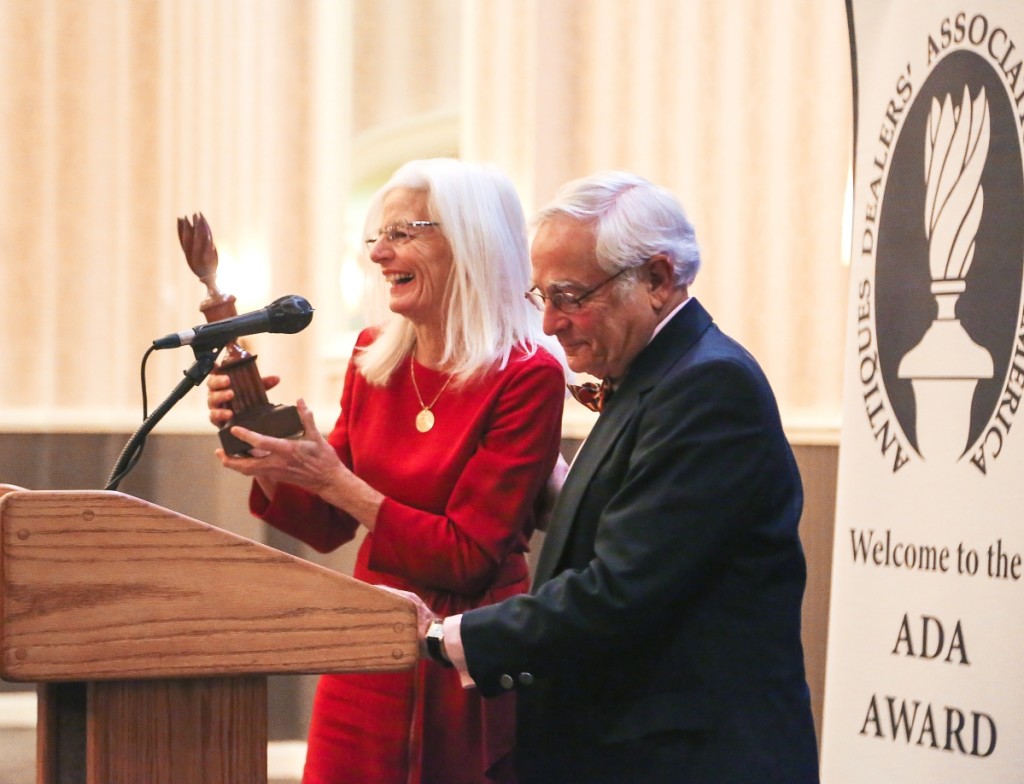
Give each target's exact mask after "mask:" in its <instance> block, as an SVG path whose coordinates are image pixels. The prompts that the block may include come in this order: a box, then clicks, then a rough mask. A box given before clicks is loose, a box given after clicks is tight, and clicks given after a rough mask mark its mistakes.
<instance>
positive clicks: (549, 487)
mask: <svg viewBox="0 0 1024 784" xmlns="http://www.w3.org/2000/svg"><path fill="white" fill-rule="evenodd" d="M568 473H569V464H568V463H566V462H565V458H564V457H562V455H561V453H559V455H558V460H556V461H555V468H554V470H553V471H552V472H551V476H549V477H548V481H547V483H546V484H545V485H544V489H543V490H542V491H541V495H540V501H539V503H538V504H537V524H536V526H535V528H536V529H537V530H538V531H546V530H548V525H549V524H550V523H551V512H552V511H553V510H554V508H555V501H557V500H558V495H559V493H561V492H562V485H564V484H565V477H566V476H567V475H568Z"/></svg>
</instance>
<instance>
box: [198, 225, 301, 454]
mask: <svg viewBox="0 0 1024 784" xmlns="http://www.w3.org/2000/svg"><path fill="white" fill-rule="evenodd" d="M178 238H179V239H180V240H181V248H182V250H183V251H184V252H185V259H186V260H187V261H188V266H189V267H190V268H191V270H192V272H194V273H195V275H196V277H198V278H199V280H200V281H202V283H203V284H204V285H205V286H206V292H207V298H206V299H205V300H203V302H202V303H201V304H200V305H199V310H201V311H202V313H203V315H204V316H205V317H206V320H207V322H213V321H220V320H222V319H226V318H232V317H234V316H237V315H238V313H237V311H236V310H235V297H234V295H233V294H224V293H223V292H222V291H220V290H219V289H218V288H217V247H216V246H215V245H214V244H213V233H212V232H211V231H210V225H209V224H208V223H207V222H206V218H205V217H203V214H202V213H198V214H196V215H193V216H192V221H191V222H189V220H188V218H178ZM214 372H217V373H224V374H226V375H227V376H228V377H229V378H230V379H231V389H232V390H234V393H235V396H234V398H232V400H231V403H230V405H231V412H232V417H231V420H230V421H229V422H228V423H227V424H226V425H224V426H223V427H222V428H221V429H220V442H221V445H222V446H223V447H224V451H225V452H227V453H228V454H229V455H246V454H248V452H249V449H250V446H249V444H247V443H245V442H244V441H242V440H240V439H238V438H235V437H234V436H233V435H231V428H232V427H233V426H235V425H241V426H242V427H245V428H248V429H249V430H255V431H256V432H258V433H263V434H264V435H269V436H275V437H277V438H289V437H291V436H298V435H302V432H303V428H302V420H301V419H300V418H299V412H298V409H296V408H295V406H280V405H274V404H273V403H270V402H269V401H268V400H267V391H266V389H265V388H264V386H263V379H262V378H261V377H260V374H259V370H257V368H256V356H255V355H253V354H250V353H249V352H248V351H246V350H245V349H244V348H243V347H242V346H241V345H239V344H238V343H237V342H235V341H232V342H231V343H228V344H227V345H226V346H224V351H223V354H222V357H221V361H220V366H219V368H218V369H217V370H216V371H214Z"/></svg>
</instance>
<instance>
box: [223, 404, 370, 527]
mask: <svg viewBox="0 0 1024 784" xmlns="http://www.w3.org/2000/svg"><path fill="white" fill-rule="evenodd" d="M296 408H297V409H298V411H299V419H300V420H301V421H302V427H303V433H302V435H301V436H299V437H297V438H275V437H273V436H267V435H263V434H262V433H257V432H256V431H254V430H249V429H248V428H244V427H241V426H239V425H235V426H234V427H232V428H231V435H233V436H235V437H236V438H239V439H241V440H242V441H244V442H245V443H247V444H249V446H250V447H252V448H251V449H250V450H249V455H248V456H247V457H234V456H232V455H229V454H227V453H226V452H225V451H224V450H223V449H218V450H217V457H218V459H219V460H220V462H221V464H222V465H223V466H224V467H225V468H230V469H231V470H232V471H237V472H238V473H240V474H244V475H245V476H251V477H253V478H254V479H256V480H257V481H258V482H259V483H260V485H261V487H263V489H264V491H265V492H267V495H268V496H269V497H270V498H273V493H274V490H275V489H276V487H277V485H278V484H280V483H281V482H287V483H288V484H290V485H295V486H296V487H301V488H303V489H305V490H308V491H309V492H311V493H315V494H316V495H318V496H320V497H321V498H322V499H324V500H325V501H326V502H327V503H329V504H332V505H334V506H336V507H338V508H339V509H341V510H343V511H345V512H347V513H348V514H350V515H352V516H353V517H354V518H355V519H356V520H358V521H359V522H360V523H361V524H362V525H364V526H366V528H368V529H369V530H371V531H372V530H373V526H374V524H375V523H376V521H377V512H378V511H379V509H380V505H381V503H383V501H384V496H383V495H381V494H380V493H378V492H377V491H376V490H374V489H373V488H372V487H370V486H369V485H368V484H366V482H364V481H363V480H362V479H360V478H359V477H357V476H356V475H355V474H353V473H352V472H351V471H350V470H349V468H348V467H347V466H346V465H345V464H344V463H342V462H341V459H340V458H339V457H338V453H337V452H335V451H334V447H332V446H331V445H330V444H328V443H327V441H326V440H325V439H324V437H323V436H322V435H320V431H319V430H317V429H316V423H315V422H314V421H313V412H312V411H310V410H309V407H308V406H307V405H306V401H305V400H302V399H301V398H300V399H299V400H298V401H297V402H296Z"/></svg>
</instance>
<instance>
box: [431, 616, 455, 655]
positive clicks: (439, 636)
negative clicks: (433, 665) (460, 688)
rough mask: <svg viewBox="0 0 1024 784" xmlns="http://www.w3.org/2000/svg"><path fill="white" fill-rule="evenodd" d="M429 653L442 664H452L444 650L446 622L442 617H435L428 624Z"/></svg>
mask: <svg viewBox="0 0 1024 784" xmlns="http://www.w3.org/2000/svg"><path fill="white" fill-rule="evenodd" d="M427 655H428V656H430V658H431V659H433V660H434V661H436V662H437V663H438V664H440V665H443V666H445V667H451V666H452V663H451V660H450V659H449V658H448V656H447V655H445V652H444V622H443V621H442V620H441V619H440V618H435V619H434V620H432V621H431V622H430V625H429V626H427Z"/></svg>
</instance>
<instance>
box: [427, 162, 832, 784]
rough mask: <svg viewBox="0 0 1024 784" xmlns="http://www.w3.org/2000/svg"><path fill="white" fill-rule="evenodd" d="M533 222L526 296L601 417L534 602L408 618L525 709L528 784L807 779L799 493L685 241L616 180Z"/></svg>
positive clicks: (548, 544) (441, 652) (566, 196)
mask: <svg viewBox="0 0 1024 784" xmlns="http://www.w3.org/2000/svg"><path fill="white" fill-rule="evenodd" d="M535 223H536V226H537V231H536V235H535V239H534V242H533V246H532V250H531V256H532V264H533V282H534V283H535V286H534V288H533V289H531V291H530V292H529V293H528V295H527V296H528V297H529V298H530V299H531V300H532V301H533V302H534V303H535V304H536V305H537V306H538V307H540V308H541V309H542V310H543V313H544V330H545V332H547V333H548V334H552V335H555V336H556V337H557V338H558V340H559V342H560V343H561V344H562V346H563V347H564V349H565V352H566V356H567V358H568V362H569V366H570V367H571V368H572V369H573V370H574V371H578V372H586V373H589V374H591V375H594V376H596V377H598V378H601V379H603V381H604V384H603V385H602V386H603V390H604V396H603V397H604V401H603V408H602V413H601V415H600V417H599V418H598V419H597V422H596V424H595V425H594V428H593V430H592V432H591V433H590V435H589V437H588V438H587V440H586V442H585V443H584V445H583V446H582V448H581V449H580V451H579V453H578V455H577V456H576V459H575V461H574V463H573V465H572V467H571V469H570V471H569V474H568V477H567V479H566V481H565V484H564V486H563V488H562V491H561V494H560V496H559V498H558V500H557V502H556V504H555V508H554V510H553V512H552V516H551V522H550V526H549V530H548V534H547V537H546V540H545V542H544V547H543V549H542V551H541V554H540V558H539V561H538V564H537V569H536V574H535V578H534V585H533V588H532V592H531V594H529V595H524V596H515V597H512V598H510V599H508V600H506V601H504V602H501V603H499V604H496V605H491V606H488V607H482V608H479V609H475V610H472V611H470V612H467V613H465V614H464V615H461V616H453V617H449V618H446V619H443V620H442V619H430V618H429V617H426V616H425V617H422V618H421V625H423V626H424V627H425V628H426V640H425V643H426V646H427V648H428V651H429V653H430V655H431V656H432V657H433V658H435V659H437V660H439V661H440V662H441V663H443V664H446V665H449V666H450V663H454V664H455V666H457V667H458V668H459V670H460V672H461V673H462V674H463V679H464V682H466V683H468V684H470V685H475V687H476V688H478V689H480V690H481V692H482V693H483V694H484V695H485V696H491V695H497V694H501V693H504V692H506V691H508V690H510V689H515V690H516V691H517V692H518V700H519V714H518V722H517V725H518V733H519V739H518V751H517V766H518V769H519V775H520V781H521V782H522V784H542V783H543V784H546V783H547V782H552V784H554V783H555V782H557V783H558V784H598V783H600V782H629V783H630V784H633V783H634V782H636V783H640V784H658V783H659V782H672V784H679V783H680V782H699V783H700V784H719V783H722V784H725V783H726V782H729V783H732V782H736V783H737V784H739V783H742V784H751V783H756V784H767V783H769V782H778V783H779V784H804V783H805V782H817V780H818V771H817V744H816V741H815V736H814V726H813V721H812V717H811V710H810V700H809V695H808V690H807V684H806V679H805V676H804V667H803V651H802V648H801V643H800V603H801V600H802V596H803V590H804V583H805V578H806V567H805V563H804V557H803V552H802V550H801V546H800V541H799V539H798V537H797V524H798V522H799V519H800V513H801V508H802V503H803V496H802V489H801V484H800V477H799V473H798V471H797V468H796V464H795V462H794V459H793V455H792V452H791V450H790V448H789V445H788V443H787V441H786V438H785V436H784V434H783V430H782V425H781V422H780V419H779V413H778V408H777V405H776V403H775V399H774V396H773V394H772V392H771V389H770V388H769V385H768V382H767V380H766V379H765V377H764V375H763V373H762V372H761V370H760V368H759V367H758V365H757V363H756V362H755V361H754V359H753V358H752V357H751V356H750V355H749V354H748V353H747V352H746V351H745V350H744V349H743V348H742V347H741V346H739V345H738V344H737V343H736V342H735V341H733V340H732V339H730V338H728V337H726V336H725V335H724V334H722V332H720V331H719V329H718V327H717V326H716V325H715V324H714V323H713V322H712V319H711V316H710V315H709V314H708V313H707V311H705V310H704V308H703V307H702V306H701V305H700V303H699V302H697V300H696V299H692V298H690V296H689V293H688V288H689V286H690V285H691V284H692V283H693V280H694V278H695V276H696V273H697V270H698V267H699V265H700V255H699V251H698V248H697V245H696V240H695V237H694V232H693V228H692V226H691V225H690V223H689V221H688V220H687V218H686V216H685V215H684V213H683V210H682V208H681V207H680V206H679V204H678V202H677V201H676V200H675V199H674V198H673V197H672V196H671V195H670V194H669V193H667V192H666V191H664V190H663V189H661V188H658V187H656V186H654V185H653V184H651V183H650V182H648V181H646V180H644V179H642V178H639V177H635V176H632V175H628V174H624V173H617V172H608V173H604V174H599V175H595V176H593V177H590V178H586V179H583V180H579V181H576V182H573V183H570V184H569V185H568V186H566V188H565V189H563V192H562V193H561V194H560V196H559V197H558V199H556V201H555V202H554V203H553V204H552V205H550V206H548V207H547V208H546V209H545V210H544V211H543V212H541V214H540V215H539V216H538V219H537V220H536V221H535ZM428 622H429V628H427V627H428Z"/></svg>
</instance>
